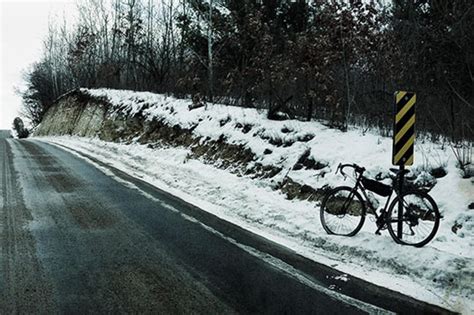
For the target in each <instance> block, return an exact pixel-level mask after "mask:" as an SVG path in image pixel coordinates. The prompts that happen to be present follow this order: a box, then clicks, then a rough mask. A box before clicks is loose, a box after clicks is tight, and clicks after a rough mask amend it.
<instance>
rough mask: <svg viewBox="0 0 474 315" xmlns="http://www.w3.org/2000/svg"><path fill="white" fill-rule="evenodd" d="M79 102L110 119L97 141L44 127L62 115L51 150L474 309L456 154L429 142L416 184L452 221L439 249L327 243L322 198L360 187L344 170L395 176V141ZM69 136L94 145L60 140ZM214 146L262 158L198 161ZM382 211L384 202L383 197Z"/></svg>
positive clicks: (103, 95)
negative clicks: (79, 156) (179, 140)
mask: <svg viewBox="0 0 474 315" xmlns="http://www.w3.org/2000/svg"><path fill="white" fill-rule="evenodd" d="M80 93H82V94H85V95H88V96H90V97H91V99H92V100H88V102H89V103H88V104H89V105H88V106H89V107H90V106H92V107H93V106H94V105H93V104H94V99H96V100H100V102H102V103H101V104H103V103H104V102H105V103H107V104H108V105H107V106H108V107H107V109H106V111H105V113H102V112H101V114H100V115H101V116H100V117H102V120H99V119H97V117H99V116H97V117H95V118H94V117H93V115H92V116H91V118H90V121H89V122H88V124H85V125H84V126H87V127H84V128H86V129H87V128H89V129H91V130H94V132H95V135H96V136H97V137H94V133H91V132H83V133H76V132H71V131H69V132H62V131H61V130H56V129H55V130H54V132H49V131H47V130H48V128H47V126H45V125H47V124H51V123H53V122H55V123H58V121H57V119H56V118H55V117H56V116H55V115H50V116H49V118H48V120H47V121H45V122H44V123H43V126H41V128H42V130H43V132H40V133H39V134H41V135H43V136H44V135H48V136H49V137H47V138H43V139H44V140H46V141H50V142H54V143H59V144H62V145H65V146H68V147H71V148H74V149H75V150H79V151H83V152H86V153H88V154H91V155H93V156H95V157H96V158H98V159H100V160H103V161H104V162H107V163H111V164H113V165H115V166H116V167H118V168H121V169H123V170H125V171H127V172H130V173H133V174H135V175H136V176H139V177H142V178H144V179H145V180H147V181H149V182H151V183H152V184H154V185H156V186H159V187H160V188H163V189H167V190H170V191H171V192H173V193H175V194H178V195H180V196H181V197H183V198H184V199H186V200H188V201H190V202H192V203H195V204H197V205H198V206H200V207H202V208H203V209H205V210H208V211H211V212H213V213H216V214H217V215H220V216H222V217H224V218H226V219H228V220H230V221H233V222H236V223H238V224H240V225H242V226H244V227H246V228H248V229H250V230H252V231H254V232H256V233H259V234H262V235H264V236H265V237H268V238H272V239H274V240H277V241H279V242H280V243H283V244H285V245H287V246H290V247H291V248H294V249H295V250H297V251H298V252H300V253H302V254H303V255H305V256H308V257H310V258H313V259H316V260H318V261H322V262H325V263H327V264H328V265H331V266H335V267H336V268H339V269H341V270H343V271H344V272H347V273H349V274H353V275H356V276H360V277H363V278H367V279H369V280H372V281H374V282H376V283H378V284H381V285H384V286H388V287H391V288H394V289H396V290H399V291H402V292H403V293H406V294H411V295H413V296H415V297H417V298H420V299H424V300H427V301H429V302H432V303H435V304H440V305H443V306H445V307H448V308H450V309H453V310H457V311H463V312H472V311H474V309H473V304H472V301H473V300H474V299H473V297H474V289H473V287H472V283H473V280H474V277H473V276H474V270H473V258H474V253H473V250H472V249H473V247H474V242H473V241H474V223H473V222H474V220H473V219H474V210H472V209H471V210H470V209H469V208H468V207H469V205H470V204H471V203H473V202H474V182H473V179H472V178H471V179H463V178H462V176H461V173H460V171H459V169H458V168H456V160H455V158H454V156H453V154H452V151H451V150H450V149H449V147H446V146H445V145H444V144H439V143H432V142H429V141H426V140H425V141H421V140H420V141H418V142H417V143H416V148H415V150H416V151H415V152H416V153H415V154H416V155H415V165H414V166H413V167H412V168H411V170H412V174H413V176H414V177H416V181H418V182H421V181H425V182H429V183H430V184H431V185H432V184H433V183H436V184H435V186H434V187H433V189H432V190H431V192H430V194H431V195H432V197H433V198H434V199H435V200H436V202H437V203H438V206H439V208H440V211H441V212H442V215H443V218H442V222H441V227H440V229H439V231H438V234H437V236H436V238H435V239H434V240H433V241H432V242H431V243H429V244H428V245H426V246H425V247H423V248H411V247H405V246H400V245H397V244H395V243H394V242H393V240H392V239H391V238H390V237H389V235H388V233H384V234H383V235H382V236H376V235H374V231H375V224H373V223H372V222H371V220H367V221H366V223H365V226H364V228H363V230H362V231H361V232H360V233H359V234H358V235H356V236H355V237H352V238H341V237H334V236H329V235H326V233H325V232H324V230H323V229H322V227H321V224H320V222H319V213H318V210H319V209H318V205H319V202H318V197H317V196H316V197H314V198H313V196H311V194H312V193H314V192H315V191H318V190H319V189H321V188H323V187H326V186H327V185H329V186H336V185H340V184H346V185H347V184H349V185H350V184H352V183H351V182H348V181H344V178H342V177H341V176H339V175H336V174H335V170H336V167H337V165H338V164H339V163H341V162H346V163H357V164H359V165H361V166H365V167H366V168H367V169H368V174H369V175H372V176H375V175H376V174H378V173H382V176H386V174H387V173H388V168H389V167H391V149H392V140H391V139H390V138H385V137H381V136H379V135H377V134H375V133H371V132H370V131H369V132H363V131H361V130H360V129H357V128H353V129H350V130H349V131H348V132H341V131H338V130H334V129H330V128H328V127H326V126H324V125H323V124H321V123H319V122H315V121H312V122H300V121H294V120H288V121H269V120H267V119H266V118H265V117H266V113H265V112H263V111H258V110H256V109H244V108H237V107H231V106H224V105H217V104H213V105H208V106H207V107H202V108H198V109H194V110H191V111H190V110H189V109H188V105H190V103H191V101H190V100H179V99H175V98H172V97H167V96H164V95H158V94H152V93H137V92H130V91H118V90H106V89H100V90H81V91H80ZM86 107H87V106H86ZM88 112H89V113H90V112H93V111H91V110H90V109H89V110H88ZM57 117H59V116H57ZM137 117H138V118H137ZM61 119H65V118H64V116H61ZM130 119H135V121H134V123H133V126H134V128H137V129H136V130H135V131H134V132H131V133H126V132H125V133H123V132H121V131H120V130H121V128H122V129H123V128H126V127H127V123H124V124H111V123H110V121H114V120H116V121H127V120H130ZM137 119H138V122H137V121H136V120H137ZM154 121H155V122H156V121H158V122H160V124H163V125H167V126H169V127H172V128H175V129H173V130H178V131H176V132H178V133H179V132H183V133H186V134H187V135H188V136H189V137H191V138H193V139H195V141H188V142H186V143H188V145H185V146H180V147H174V146H170V142H169V141H167V142H166V143H160V141H159V139H156V138H150V137H149V136H147V137H146V141H144V140H143V139H145V137H144V135H145V134H147V133H149V129H150V128H151V127H150V126H151V125H152V122H154ZM63 123H64V122H63ZM137 124H138V125H140V124H142V125H143V128H141V129H140V128H139V127H136V126H137ZM111 126H112V127H111ZM177 126H179V128H176V127H177ZM106 128H116V129H117V130H118V131H117V132H119V131H120V132H121V133H120V134H121V135H125V136H123V137H122V136H121V137H118V138H115V139H114V140H115V141H118V142H120V140H123V141H124V143H111V142H104V141H102V140H101V139H108V138H107V137H105V136H103V135H104V134H110V132H111V131H110V130H105V129H106ZM89 129H88V130H89ZM119 129H120V130H119ZM65 133H66V134H68V133H70V134H72V135H81V136H82V135H87V136H89V138H80V137H74V136H73V137H69V136H62V137H58V136H54V137H53V136H52V135H58V134H65ZM99 138H101V139H99ZM108 140H110V139H108ZM125 143H126V144H125ZM140 143H142V144H140ZM209 143H212V148H214V149H213V150H215V151H218V150H219V146H218V145H219V144H222V143H225V144H229V145H233V146H235V147H237V148H242V150H249V152H251V158H250V159H248V160H246V161H245V163H240V164H239V166H238V167H235V166H233V165H230V164H232V163H230V164H229V163H225V161H222V160H226V159H228V157H227V156H225V155H216V154H214V155H213V156H214V158H213V159H209V158H206V157H205V156H204V155H199V154H196V147H199V146H205V145H206V144H209ZM206 150H209V149H208V148H206ZM212 152H213V153H215V152H214V151H212ZM207 154H208V156H207V157H209V154H210V153H209V152H207ZM199 156H201V158H199ZM302 156H304V157H305V158H304V159H303V160H302ZM230 160H231V162H235V161H236V160H235V159H234V160H232V159H230ZM237 162H242V161H237ZM257 166H258V167H257ZM265 166H271V167H273V168H274V169H277V170H280V171H279V172H276V173H275V172H273V173H271V176H267V175H268V174H266V176H257V175H256V173H255V169H256V168H259V169H260V168H262V167H263V168H265ZM218 167H219V168H218ZM226 167H228V169H226ZM436 168H438V169H439V168H443V169H444V170H445V171H446V172H447V174H446V175H445V176H444V177H441V178H437V179H435V178H434V177H433V176H432V175H431V173H433V172H432V171H433V169H436ZM230 170H232V171H230ZM249 170H253V171H249ZM288 178H291V181H292V182H296V183H299V184H300V186H296V187H297V188H298V189H300V190H303V188H304V187H311V188H312V189H313V190H311V189H310V190H309V191H310V194H309V195H308V193H303V192H301V191H297V192H293V193H290V192H289V191H285V190H284V189H279V188H281V187H282V183H284V182H287V181H288ZM293 188H294V187H293ZM306 190H307V189H306ZM284 192H285V193H284ZM288 197H291V198H293V197H296V199H293V200H288ZM298 198H307V199H308V200H301V199H298ZM309 200H311V201H309ZM379 201H380V204H381V205H383V204H384V203H383V202H384V199H380V200H379Z"/></svg>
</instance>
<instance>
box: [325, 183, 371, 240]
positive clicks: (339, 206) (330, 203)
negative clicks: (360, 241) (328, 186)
mask: <svg viewBox="0 0 474 315" xmlns="http://www.w3.org/2000/svg"><path fill="white" fill-rule="evenodd" d="M320 217H321V224H322V225H323V228H324V230H325V231H326V232H327V233H328V234H335V235H343V236H353V235H355V234H357V232H359V230H360V229H361V228H362V225H363V224H364V220H365V204H364V201H363V199H362V197H361V196H360V194H359V193H358V192H357V191H353V188H351V187H346V186H342V187H337V188H335V189H333V190H331V191H330V192H329V193H328V194H327V195H326V197H325V198H324V200H323V202H322V203H321V210H320Z"/></svg>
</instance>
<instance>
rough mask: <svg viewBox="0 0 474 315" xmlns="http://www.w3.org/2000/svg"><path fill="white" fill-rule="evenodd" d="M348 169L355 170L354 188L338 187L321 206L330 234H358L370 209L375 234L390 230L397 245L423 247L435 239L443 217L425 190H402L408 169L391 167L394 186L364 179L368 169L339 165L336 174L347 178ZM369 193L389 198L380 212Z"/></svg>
mask: <svg viewBox="0 0 474 315" xmlns="http://www.w3.org/2000/svg"><path fill="white" fill-rule="evenodd" d="M345 168H352V169H353V171H354V173H353V174H354V177H353V178H354V179H355V185H354V187H349V186H340V187H336V188H334V189H332V190H330V191H329V192H328V193H327V194H326V196H325V197H324V199H323V201H322V203H321V210H320V216H321V223H322V225H323V227H324V230H326V232H327V233H328V234H335V235H343V236H354V235H356V234H357V233H358V232H359V231H360V229H361V228H362V226H363V224H364V221H365V217H366V215H367V208H368V209H369V211H370V214H373V215H374V217H375V218H374V219H375V223H376V225H377V230H376V231H375V234H378V235H380V231H381V230H385V229H387V230H388V232H389V233H390V235H391V236H392V238H393V240H394V241H395V242H396V243H398V244H402V245H411V246H415V247H422V246H424V245H426V244H427V243H428V242H430V241H431V240H432V239H433V237H434V236H435V235H436V232H437V231H438V228H439V223H440V218H441V215H440V212H439V210H438V206H437V205H436V203H435V201H434V200H433V198H431V196H430V195H428V194H427V193H426V192H424V191H422V190H419V189H409V190H405V189H403V181H404V176H405V174H407V173H409V171H408V170H405V169H396V168H391V169H390V171H391V172H393V173H394V175H391V176H390V177H391V178H392V185H387V184H384V183H382V182H380V181H377V180H373V179H369V178H367V177H365V176H364V172H365V168H364V167H361V166H358V165H357V164H339V166H338V167H337V170H336V173H338V172H340V173H341V175H343V176H344V178H347V176H348V175H347V174H346V173H345V172H344V169H345ZM367 190H369V191H371V192H373V193H376V194H378V195H380V196H382V197H387V201H386V203H385V206H384V208H383V209H381V210H380V212H379V213H377V209H376V208H377V206H376V205H374V202H373V201H371V198H369V195H368V193H367ZM359 192H361V193H362V195H361V194H360V193H359ZM362 196H363V197H362ZM392 197H393V198H392ZM372 199H373V198H372ZM390 200H391V202H390Z"/></svg>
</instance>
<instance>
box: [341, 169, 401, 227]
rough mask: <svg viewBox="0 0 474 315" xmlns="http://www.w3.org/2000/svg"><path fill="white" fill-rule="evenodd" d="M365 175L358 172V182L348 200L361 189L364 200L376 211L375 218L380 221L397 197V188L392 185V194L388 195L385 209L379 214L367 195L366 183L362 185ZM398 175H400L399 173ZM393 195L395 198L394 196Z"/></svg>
mask: <svg viewBox="0 0 474 315" xmlns="http://www.w3.org/2000/svg"><path fill="white" fill-rule="evenodd" d="M363 176H364V175H363V174H362V173H358V176H357V178H356V183H355V185H354V188H352V190H351V194H350V195H349V198H348V200H351V199H352V198H353V196H354V194H355V192H356V191H358V190H360V191H361V192H362V198H363V199H364V200H363V201H364V202H365V203H366V205H367V206H368V207H369V208H370V210H372V212H373V213H374V215H375V219H376V220H377V221H378V220H379V219H380V218H383V217H384V215H385V213H387V210H388V207H389V205H390V203H391V201H392V200H393V199H394V198H395V197H396V196H398V194H397V192H396V190H395V189H394V188H393V187H392V189H391V191H390V195H388V197H387V201H386V202H385V206H384V207H383V209H382V210H381V212H380V215H378V214H377V209H375V208H374V206H373V205H372V203H371V202H370V199H369V197H368V196H367V190H366V189H365V187H364V185H362V183H361V182H362V177H363ZM397 177H399V176H398V175H397ZM392 196H393V197H394V198H392Z"/></svg>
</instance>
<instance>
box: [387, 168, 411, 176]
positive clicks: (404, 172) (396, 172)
mask: <svg viewBox="0 0 474 315" xmlns="http://www.w3.org/2000/svg"><path fill="white" fill-rule="evenodd" d="M390 171H392V172H393V173H395V174H396V175H399V174H400V173H402V174H403V175H405V174H408V173H410V171H409V170H400V169H398V168H391V169H390Z"/></svg>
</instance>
